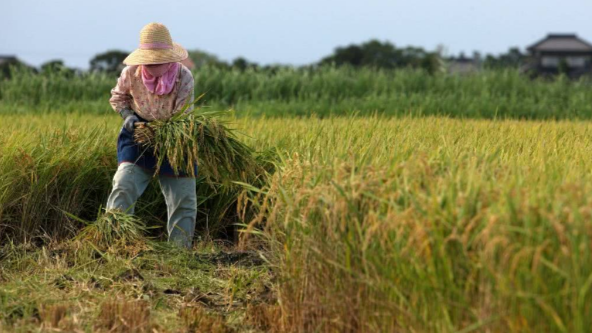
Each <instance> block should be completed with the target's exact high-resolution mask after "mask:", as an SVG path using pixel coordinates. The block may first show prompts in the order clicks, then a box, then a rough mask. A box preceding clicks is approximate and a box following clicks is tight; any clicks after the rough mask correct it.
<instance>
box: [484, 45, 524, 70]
mask: <svg viewBox="0 0 592 333" xmlns="http://www.w3.org/2000/svg"><path fill="white" fill-rule="evenodd" d="M525 60H526V55H525V54H523V53H522V52H521V51H520V49H519V48H517V47H513V48H510V49H509V50H508V52H507V53H502V54H500V55H499V56H497V57H496V56H493V55H491V54H488V55H487V57H486V58H485V63H484V65H485V67H487V68H496V69H502V68H520V66H522V65H523V64H524V61H525Z"/></svg>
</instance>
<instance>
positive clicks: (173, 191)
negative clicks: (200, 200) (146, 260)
mask: <svg viewBox="0 0 592 333" xmlns="http://www.w3.org/2000/svg"><path fill="white" fill-rule="evenodd" d="M152 176H153V173H152V172H150V171H147V170H145V169H144V168H141V167H139V166H137V165H134V164H132V163H126V162H124V163H121V164H120V165H119V167H118V168H117V172H116V173H115V177H113V190H112V192H111V194H110V195H109V199H108V200H107V209H120V210H123V211H127V212H128V213H130V214H133V212H134V208H133V207H134V205H135V203H136V201H137V200H138V198H139V197H140V196H141V195H142V193H144V191H145V190H146V187H148V184H150V180H151V179H152ZM158 180H159V182H160V188H161V190H162V194H163V195H164V198H165V201H166V205H167V213H168V222H167V231H168V237H169V241H171V242H174V243H176V244H178V245H179V246H182V247H186V248H191V244H192V241H193V233H194V231H195V218H196V214H197V196H196V192H195V178H184V177H170V176H163V175H161V176H159V179H158Z"/></svg>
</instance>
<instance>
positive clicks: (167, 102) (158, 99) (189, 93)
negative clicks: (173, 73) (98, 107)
mask: <svg viewBox="0 0 592 333" xmlns="http://www.w3.org/2000/svg"><path fill="white" fill-rule="evenodd" d="M179 67H180V69H179V71H180V72H179V75H177V82H176V83H175V87H174V88H173V90H172V91H171V92H170V93H169V94H166V95H156V94H153V93H151V92H149V91H148V89H146V87H145V86H144V82H142V68H141V67H140V66H127V67H125V68H124V69H123V71H121V75H120V76H119V79H118V80H117V85H116V86H115V88H113V89H112V90H111V99H110V100H109V103H111V106H112V107H113V109H114V110H115V111H117V112H121V110H123V109H132V110H134V112H136V114H138V116H140V117H142V118H144V119H145V120H147V121H152V120H166V119H169V118H170V117H172V116H173V115H174V114H175V113H177V112H178V111H179V110H180V109H181V108H182V107H183V106H184V105H185V103H191V102H193V96H194V93H193V85H194V81H193V75H192V74H191V71H190V70H189V69H187V67H185V66H183V65H181V66H179ZM189 109H191V107H190V108H189Z"/></svg>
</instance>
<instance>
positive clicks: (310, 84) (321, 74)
mask: <svg viewBox="0 0 592 333" xmlns="http://www.w3.org/2000/svg"><path fill="white" fill-rule="evenodd" d="M194 77H195V82H196V84H195V89H196V94H197V95H199V94H201V93H203V92H206V100H207V104H209V105H211V106H213V107H215V108H231V107H232V108H234V109H236V110H237V111H238V115H244V114H250V115H266V116H303V115H310V114H317V115H321V116H328V115H343V114H349V113H354V112H357V113H358V114H372V113H375V112H378V113H383V114H387V115H396V116H402V115H412V116H422V115H443V116H450V117H462V118H525V119H590V118H592V103H591V100H590V98H589V90H590V83H589V82H587V81H576V82H572V81H569V80H567V79H565V78H563V77H560V78H558V79H556V80H553V81H545V80H532V79H529V78H528V77H526V76H523V75H520V74H519V73H518V72H517V71H485V72H482V73H478V74H474V75H467V76H455V75H444V74H443V75H435V76H434V75H430V74H428V73H426V72H423V71H417V70H396V71H392V70H376V69H352V68H331V67H324V68H319V69H316V70H304V69H280V70H278V71H276V72H265V71H255V70H247V71H239V70H226V69H219V68H209V67H204V68H201V69H199V70H197V71H195V72H194ZM115 84H116V77H113V76H105V75H101V74H85V75H82V76H75V77H72V78H67V77H64V76H63V75H62V74H60V73H53V74H48V75H35V74H30V73H25V72H22V73H15V75H13V79H11V80H0V113H19V112H22V113H28V112H34V113H35V112H36V113H39V112H74V113H97V114H104V113H109V112H112V111H111V107H110V106H109V103H108V100H109V97H110V96H109V94H110V90H111V89H112V88H113V87H114V86H115Z"/></svg>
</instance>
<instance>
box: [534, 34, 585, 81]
mask: <svg viewBox="0 0 592 333" xmlns="http://www.w3.org/2000/svg"><path fill="white" fill-rule="evenodd" d="M528 51H529V52H530V55H531V57H532V61H533V62H532V63H531V66H530V67H531V70H534V71H535V72H536V73H538V74H542V75H555V74H559V73H562V72H563V73H565V74H567V75H568V76H570V77H581V76H583V75H590V74H591V73H592V44H590V43H589V42H587V41H585V40H583V39H581V38H579V37H578V36H577V35H575V34H549V35H548V36H547V38H545V39H543V40H541V41H539V42H538V43H536V44H534V45H532V46H530V47H529V48H528Z"/></svg>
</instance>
